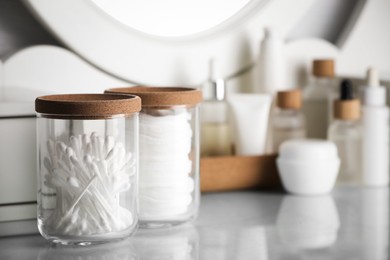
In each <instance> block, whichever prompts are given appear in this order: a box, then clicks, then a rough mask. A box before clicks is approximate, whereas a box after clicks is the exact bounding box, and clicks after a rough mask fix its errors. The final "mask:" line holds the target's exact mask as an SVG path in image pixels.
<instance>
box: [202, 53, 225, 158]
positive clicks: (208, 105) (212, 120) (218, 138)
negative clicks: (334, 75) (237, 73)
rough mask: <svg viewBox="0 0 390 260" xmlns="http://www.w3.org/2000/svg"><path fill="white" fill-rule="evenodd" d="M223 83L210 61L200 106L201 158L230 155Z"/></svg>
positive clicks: (214, 62) (216, 66)
mask: <svg viewBox="0 0 390 260" xmlns="http://www.w3.org/2000/svg"><path fill="white" fill-rule="evenodd" d="M225 93H226V89H225V81H224V79H223V78H222V77H221V76H220V75H219V73H218V65H217V63H216V61H215V60H212V61H210V78H209V80H208V82H207V83H206V85H205V86H204V90H203V94H204V97H205V100H204V102H203V103H202V106H201V119H202V123H201V146H200V147H201V156H224V155H230V154H232V144H231V134H230V127H229V122H228V108H227V102H226V97H225V96H226V95H225Z"/></svg>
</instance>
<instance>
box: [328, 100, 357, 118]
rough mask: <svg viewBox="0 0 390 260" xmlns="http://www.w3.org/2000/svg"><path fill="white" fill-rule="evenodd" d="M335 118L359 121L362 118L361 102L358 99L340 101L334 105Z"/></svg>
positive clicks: (336, 101)
mask: <svg viewBox="0 0 390 260" xmlns="http://www.w3.org/2000/svg"><path fill="white" fill-rule="evenodd" d="M333 111H334V118H336V119H341V120H357V119H359V118H360V101H359V100H358V99H349V100H340V99H337V100H335V101H334V103H333Z"/></svg>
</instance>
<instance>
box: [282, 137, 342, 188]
mask: <svg viewBox="0 0 390 260" xmlns="http://www.w3.org/2000/svg"><path fill="white" fill-rule="evenodd" d="M277 166H278V169H279V173H280V177H281V179H282V183H283V186H284V188H285V189H286V190H287V191H288V192H291V193H294V194H299V195H315V194H326V193H328V192H330V191H331V190H332V188H333V187H334V184H335V181H336V178H337V174H338V170H339V167H340V159H339V158H338V155H337V147H336V145H335V144H334V143H333V142H330V141H325V140H319V139H318V140H317V139H293V140H288V141H286V142H284V143H282V145H281V147H280V152H279V157H278V159H277Z"/></svg>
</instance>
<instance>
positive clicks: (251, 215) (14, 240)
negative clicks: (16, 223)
mask: <svg viewBox="0 0 390 260" xmlns="http://www.w3.org/2000/svg"><path fill="white" fill-rule="evenodd" d="M389 206H390V205H389V189H388V188H379V189H373V188H372V189H369V188H357V187H339V188H336V190H334V191H333V193H332V194H331V195H326V196H313V197H304V196H291V195H286V194H282V193H266V192H258V191H252V192H249V191H248V192H229V193H210V194H205V195H203V196H202V205H201V211H200V216H199V218H198V220H197V221H196V222H195V223H193V224H188V225H184V226H179V227H175V228H170V229H160V230H140V231H139V232H138V233H137V234H136V236H135V237H132V238H129V239H126V240H123V241H119V242H114V243H108V244H102V245H96V246H91V247H66V246H56V245H51V244H49V243H47V242H46V241H45V240H44V239H43V238H42V237H41V236H39V235H33V236H15V237H2V238H0V259H39V260H42V259H69V260H73V259H78V260H82V259H146V260H149V259H150V260H152V259H153V260H154V259H164V260H165V259H180V260H187V259H188V260H189V259H191V260H198V259H199V260H207V259H213V260H236V259H240V260H246V259H259V260H284V259H286V260H287V259H289V260H290V259H364V260H385V259H388V244H389V239H388V237H389ZM3 224H4V223H3Z"/></svg>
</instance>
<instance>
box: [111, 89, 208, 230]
mask: <svg viewBox="0 0 390 260" xmlns="http://www.w3.org/2000/svg"><path fill="white" fill-rule="evenodd" d="M106 93H116V94H133V95H137V96H139V97H140V98H141V99H142V110H141V112H140V121H139V122H140V132H139V141H140V153H139V155H140V175H139V198H140V214H139V221H140V227H143V228H158V227H165V226H173V225H178V224H182V223H186V222H189V221H191V220H193V219H195V218H196V216H197V214H198V209H199V201H200V185H199V105H200V102H201V101H202V93H201V91H200V90H199V89H193V88H182V87H144V86H137V87H130V88H117V89H110V90H106Z"/></svg>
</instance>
